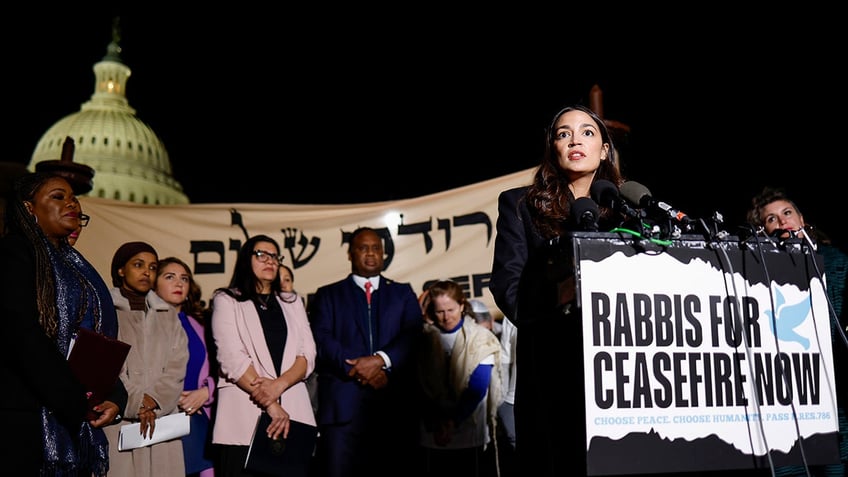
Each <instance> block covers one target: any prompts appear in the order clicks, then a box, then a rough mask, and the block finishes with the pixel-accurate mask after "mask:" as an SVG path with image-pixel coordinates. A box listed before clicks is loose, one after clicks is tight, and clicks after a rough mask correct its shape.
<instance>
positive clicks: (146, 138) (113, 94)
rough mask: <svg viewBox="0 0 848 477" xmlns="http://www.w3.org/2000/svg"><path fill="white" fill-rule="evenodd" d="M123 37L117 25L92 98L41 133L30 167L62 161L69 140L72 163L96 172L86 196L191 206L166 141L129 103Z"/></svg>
mask: <svg viewBox="0 0 848 477" xmlns="http://www.w3.org/2000/svg"><path fill="white" fill-rule="evenodd" d="M119 41H120V38H119V35H118V32H117V27H115V28H113V33H112V42H111V43H109V45H108V47H107V48H106V56H104V57H103V59H102V60H101V61H100V62H98V63H96V64H95V65H94V75H95V78H96V80H95V84H94V94H92V95H91V99H90V100H89V101H87V102H85V103H83V105H82V107H81V108H80V111H79V112H76V113H73V114H69V115H68V116H65V117H64V118H62V119H60V120H59V121H58V122H56V123H55V124H54V125H53V126H51V127H50V129H48V130H47V132H46V133H44V135H43V136H41V139H40V140H39V141H38V144H37V145H36V147H35V151H34V152H33V155H32V159H31V160H30V162H29V165H28V166H27V168H28V169H29V170H30V171H35V170H37V169H38V170H41V169H44V166H46V165H49V164H52V163H56V162H58V161H57V159H59V157H62V156H63V148H66V147H67V146H65V142H66V140H69V139H70V140H72V141H73V146H74V147H73V151H74V152H73V161H74V162H76V163H78V164H81V165H85V166H88V167H90V168H91V169H92V170H93V171H94V177H93V179H94V180H93V182H92V187H93V188H90V193H88V194H87V195H89V196H92V197H100V198H105V199H113V200H120V201H127V202H135V203H139V204H151V205H180V204H188V203H189V200H188V197H187V196H186V195H185V194H184V193H183V188H182V185H180V183H179V182H177V180H176V179H174V177H173V175H172V173H171V161H170V159H169V157H168V151H167V150H165V146H164V144H162V141H161V140H159V138H158V137H157V136H156V133H155V132H153V130H152V129H151V128H150V126H148V125H147V124H145V123H144V122H143V121H141V120H140V119H139V118H138V117H136V115H135V109H133V108H132V107H130V105H129V102H128V101H127V97H126V84H127V79H128V78H129V76H130V73H131V70H130V68H129V67H128V66H127V65H125V64H124V63H123V61H122V60H121V57H120V52H121V48H120V46H119V45H118V42H119ZM66 155H67V152H66ZM39 163H43V164H42V166H38V164H39Z"/></svg>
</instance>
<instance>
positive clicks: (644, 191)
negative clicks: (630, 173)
mask: <svg viewBox="0 0 848 477" xmlns="http://www.w3.org/2000/svg"><path fill="white" fill-rule="evenodd" d="M621 196H622V197H624V198H625V199H626V200H627V201H628V202H630V203H631V204H634V205H636V206H638V207H647V206H648V202H649V201H650V200H651V191H650V190H648V188H647V187H645V186H643V185H642V184H640V183H638V182H635V181H627V182H625V183H624V184H621ZM643 202H644V203H643Z"/></svg>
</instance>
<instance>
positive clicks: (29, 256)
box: [0, 173, 127, 476]
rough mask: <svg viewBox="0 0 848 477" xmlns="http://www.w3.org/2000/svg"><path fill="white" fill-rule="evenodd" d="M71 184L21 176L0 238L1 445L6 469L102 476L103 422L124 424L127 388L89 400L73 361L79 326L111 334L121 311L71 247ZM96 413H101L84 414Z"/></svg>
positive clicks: (74, 208) (75, 210) (74, 222)
mask: <svg viewBox="0 0 848 477" xmlns="http://www.w3.org/2000/svg"><path fill="white" fill-rule="evenodd" d="M80 215H81V212H80V204H79V201H78V199H77V197H76V195H75V194H74V191H73V189H72V187H71V185H70V184H69V183H68V181H67V180H66V179H65V178H63V177H61V176H59V175H54V174H50V173H31V174H27V175H24V176H22V177H20V178H18V179H17V180H16V181H15V184H14V189H13V194H12V197H10V199H9V200H8V202H7V210H6V217H5V226H6V230H5V234H4V236H3V237H2V239H0V264H2V266H0V317H2V318H3V330H2V333H0V381H2V382H3V392H2V393H0V419H2V422H3V423H4V424H5V425H6V426H7V427H6V428H7V429H9V430H10V431H12V432H13V434H12V435H11V436H10V437H11V439H7V440H6V443H5V444H4V445H3V446H0V462H2V464H0V468H2V472H3V473H4V474H9V475H21V476H24V475H62V476H66V475H67V476H77V475H85V476H91V475H94V476H104V475H106V472H107V471H108V468H109V453H108V442H107V439H106V437H105V435H104V432H103V430H102V428H103V427H104V426H107V425H109V424H112V423H113V422H115V421H117V420H120V415H121V414H122V413H123V409H124V406H125V405H126V399H127V394H126V390H125V389H124V387H123V385H122V384H121V383H120V381H118V382H117V383H116V385H115V388H114V389H113V391H112V393H111V395H110V396H108V398H107V400H106V401H104V402H102V403H100V404H98V405H96V406H93V407H92V406H91V405H90V404H89V402H88V397H87V393H86V389H85V387H83V385H82V384H81V383H80V382H79V381H78V380H77V379H76V378H75V377H74V374H73V372H72V371H71V368H70V367H69V366H68V363H67V360H66V357H67V355H68V351H69V346H70V344H71V339H72V337H73V336H74V334H75V333H76V332H77V330H78V329H79V328H87V329H90V330H93V331H96V332H99V333H102V334H104V335H107V336H110V337H113V338H114V337H115V336H117V332H118V322H117V316H116V314H115V307H114V304H113V303H112V298H111V296H110V294H109V289H108V287H107V286H106V283H105V282H104V281H103V279H102V278H101V277H100V275H99V274H98V273H97V271H96V270H95V269H94V267H92V266H91V264H90V263H89V262H88V261H87V260H86V259H85V258H84V257H83V256H82V255H81V254H80V253H79V252H78V251H77V250H76V249H75V248H73V247H72V246H71V245H70V244H69V243H68V236H69V235H70V234H71V232H73V231H74V230H75V229H76V228H77V227H78V226H79V224H80ZM90 410H93V411H94V412H95V414H96V418H95V419H92V420H88V419H87V416H86V415H87V413H88V412H89V411H90Z"/></svg>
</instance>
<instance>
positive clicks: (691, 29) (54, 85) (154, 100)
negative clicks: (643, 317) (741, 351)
mask: <svg viewBox="0 0 848 477" xmlns="http://www.w3.org/2000/svg"><path fill="white" fill-rule="evenodd" d="M28 8H32V7H28ZM369 8H370V7H364V6H361V5H360V6H353V5H350V6H344V7H338V6H331V5H329V4H326V5H324V4H322V5H320V6H319V5H316V7H315V8H314V11H310V12H307V11H295V10H293V9H292V8H291V7H284V6H283V5H280V6H278V7H275V8H273V9H272V8H270V6H269V7H263V8H256V7H254V6H252V5H247V4H245V5H244V6H242V5H226V6H222V7H221V8H209V7H205V6H204V7H203V8H200V7H197V8H194V9H192V7H190V6H186V7H181V10H179V11H177V10H175V9H173V8H163V7H154V6H151V5H149V4H147V5H145V6H144V7H143V8H142V7H136V8H121V7H113V6H111V4H106V5H103V6H99V7H98V6H87V7H75V6H70V5H60V6H58V7H51V8H47V7H44V8H43V9H39V11H32V12H30V13H26V14H20V15H18V16H6V17H5V18H4V20H3V23H4V25H5V28H3V33H0V35H2V36H0V39H2V42H3V45H4V46H3V51H4V53H5V54H4V58H5V60H6V61H5V68H4V76H5V80H6V85H7V88H8V89H7V96H6V100H7V105H6V118H7V121H6V124H7V126H6V129H7V132H8V134H7V136H6V137H5V140H4V144H5V156H6V160H10V161H17V162H23V163H28V162H29V159H30V157H31V155H32V152H33V150H34V148H35V145H36V143H37V142H38V139H39V138H40V137H41V135H42V134H44V132H46V130H47V129H48V128H49V127H50V126H52V125H53V124H54V123H55V122H56V121H58V120H59V119H61V118H62V117H64V116H66V115H68V114H72V113H75V112H77V111H79V107H80V105H81V104H82V103H84V102H85V101H88V100H89V98H90V96H91V94H92V93H93V91H94V73H93V71H92V67H93V65H94V63H96V62H97V61H99V60H100V59H101V58H102V57H103V56H104V55H105V53H106V46H107V45H108V43H109V41H110V40H111V28H112V19H113V18H114V17H115V16H120V17H121V20H120V28H121V46H122V48H123V51H122V57H123V59H124V62H125V63H126V64H127V65H128V66H129V67H130V68H131V69H132V76H131V77H130V78H129V81H128V84H127V97H128V98H129V102H130V106H132V107H134V108H135V109H136V111H137V115H138V117H139V118H140V119H141V120H142V121H144V122H145V123H147V124H148V125H150V126H151V128H152V129H153V130H154V131H155V132H156V134H157V135H158V136H159V138H160V139H161V140H162V141H163V143H164V144H165V147H166V148H167V150H168V152H169V155H170V159H171V163H172V165H173V173H174V176H175V177H176V179H177V180H178V181H179V182H180V183H181V184H182V185H183V187H184V190H185V192H186V194H187V195H188V197H189V198H190V200H191V201H192V202H193V203H238V202H255V203H315V204H321V203H323V204H332V203H357V202H371V201H383V200H395V199H403V198H410V197H417V196H421V195H426V194H430V193H434V192H439V191H442V190H447V189H451V188H454V187H458V186H462V185H466V184H471V183H474V182H478V181H482V180H486V179H489V178H494V177H498V176H501V175H504V174H508V173H512V172H516V171H520V170H523V169H527V168H530V167H533V166H535V165H537V164H538V161H539V158H540V156H541V153H542V145H543V141H544V129H545V127H546V126H547V124H548V122H549V121H550V119H551V117H552V116H553V114H554V113H555V112H556V111H558V110H559V109H560V108H561V107H562V106H564V105H567V104H570V103H574V102H582V103H586V104H588V101H589V92H590V89H591V88H592V86H593V85H595V84H597V85H599V86H600V87H601V89H602V91H603V106H604V109H603V113H604V117H605V118H606V119H609V120H615V121H619V122H621V123H624V124H626V125H628V126H629V127H630V128H631V131H630V134H629V135H628V137H627V139H626V141H624V142H623V143H620V144H619V145H618V146H619V149H620V152H621V153H622V157H621V159H622V163H623V171H624V173H625V175H626V176H627V177H628V178H629V179H631V180H636V181H638V182H640V183H642V184H644V185H646V186H647V187H648V188H649V189H650V190H651V192H652V193H653V196H654V197H655V198H657V199H659V200H663V201H666V202H669V203H671V204H672V205H674V206H675V207H677V208H679V209H682V210H684V211H686V212H687V213H688V214H689V215H690V216H693V217H696V218H698V217H708V216H710V215H712V214H713V213H714V212H720V213H721V214H722V215H723V216H724V218H725V221H726V226H727V229H728V230H730V231H731V232H735V231H736V227H737V226H738V225H741V224H742V223H743V221H744V214H745V210H746V209H747V207H748V205H749V202H750V198H751V196H753V195H754V194H755V193H757V192H758V191H759V190H760V189H761V188H762V187H763V186H764V185H773V186H781V187H785V188H787V190H788V191H789V192H790V194H791V195H792V196H793V197H794V198H795V199H796V202H798V204H799V206H800V208H801V210H802V212H803V213H804V214H805V216H806V219H807V221H808V222H809V223H812V224H815V225H817V226H818V227H819V228H821V229H823V230H826V231H827V232H828V233H829V234H830V235H831V236H833V238H834V239H835V240H836V242H837V243H839V244H841V243H842V242H843V237H844V232H843V227H842V225H841V219H842V217H841V215H842V210H841V206H842V203H843V200H842V199H843V193H842V192H843V190H844V189H845V186H844V180H843V175H844V174H843V173H842V169H843V164H844V162H845V159H844V155H843V151H844V148H845V141H844V139H843V138H844V137H845V132H844V129H845V128H844V126H843V122H844V119H843V114H844V113H843V105H844V95H845V93H844V90H845V84H846V81H845V80H846V78H845V76H846V75H845V74H844V73H843V70H844V60H845V52H844V48H843V46H842V45H844V44H846V43H845V39H844V38H843V37H844V35H843V33H842V31H843V30H844V28H842V27H841V26H840V25H831V23H835V22H836V21H837V18H841V17H839V16H838V15H837V14H836V12H827V11H823V10H817V11H815V12H807V11H804V10H803V9H800V8H798V9H795V10H793V11H791V12H789V11H787V12H785V13H784V12H771V11H769V12H767V11H755V12H747V13H743V12H738V11H733V10H732V9H728V8H726V7H723V8H718V7H717V6H715V5H709V6H708V5H689V6H688V7H687V8H688V9H689V10H688V11H685V12H683V11H677V10H674V9H668V8H664V9H659V8H655V7H645V6H644V5H643V6H640V7H638V8H637V7H631V8H632V11H622V10H621V9H613V7H612V6H611V5H608V6H606V7H604V9H602V10H599V11H593V12H584V11H578V10H576V9H572V8H561V9H539V10H538V11H529V9H524V10H518V9H517V8H516V7H515V6H514V5H505V6H503V7H498V8H497V9H496V8H495V7H492V6H485V7H484V6H480V7H478V8H475V9H472V8H470V7H469V8H467V9H466V11H459V9H457V8H456V7H454V8H450V9H448V8H446V9H435V8H430V9H426V8H424V7H423V6H422V5H407V6H405V7H403V8H404V9H406V10H408V11H401V10H396V9H394V8H400V7H384V8H381V9H376V8H374V9H372V10H369ZM186 9H187V10H186ZM799 10H800V11H799ZM57 159H58V158H57ZM95 180H96V178H95Z"/></svg>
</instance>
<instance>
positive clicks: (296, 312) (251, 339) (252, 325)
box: [212, 293, 316, 445]
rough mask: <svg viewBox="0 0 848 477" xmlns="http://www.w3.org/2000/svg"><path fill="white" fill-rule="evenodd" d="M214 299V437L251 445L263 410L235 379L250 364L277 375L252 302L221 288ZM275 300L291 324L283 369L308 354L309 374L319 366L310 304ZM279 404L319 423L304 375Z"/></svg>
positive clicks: (297, 418)
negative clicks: (216, 371) (217, 367)
mask: <svg viewBox="0 0 848 477" xmlns="http://www.w3.org/2000/svg"><path fill="white" fill-rule="evenodd" d="M212 300H213V312H212V336H213V337H214V339H215V344H216V346H217V356H218V363H219V365H220V377H219V378H218V399H217V401H218V407H217V411H216V414H215V424H214V428H213V430H212V442H214V443H216V444H228V445H250V439H251V437H252V436H253V430H254V428H255V427H256V420H257V418H258V417H259V414H260V412H261V409H260V408H259V407H258V406H257V405H256V404H254V403H253V402H252V401H251V400H250V395H249V394H247V393H246V392H244V391H242V390H241V389H240V388H239V387H238V386H237V385H236V384H235V383H236V381H238V379H239V378H240V377H241V376H242V375H244V373H245V371H246V370H247V368H248V366H250V365H251V364H252V365H253V367H254V369H255V370H256V372H257V373H258V374H259V375H260V376H264V377H268V378H276V377H277V374H276V371H275V367H274V363H273V362H272V360H271V354H270V353H269V352H268V346H267V345H266V344H265V335H264V333H263V332H262V325H261V324H260V322H259V314H258V313H257V312H256V306H255V305H254V304H253V302H252V301H243V302H239V301H236V300H235V299H234V298H232V297H230V296H229V295H227V294H225V293H217V294H216V295H215V296H214V297H213V299H212ZM277 302H278V303H279V304H280V307H281V308H282V309H283V314H285V317H286V326H287V327H288V335H287V338H286V346H285V350H284V352H283V362H282V366H280V369H281V370H282V371H283V372H285V370H287V369H289V368H290V367H291V366H292V365H293V364H294V360H295V358H296V357H297V356H304V357H306V363H307V365H306V376H307V377H308V376H309V375H310V374H312V371H313V370H314V369H315V355H316V348H315V340H314V339H313V338H312V330H311V329H310V327H309V320H308V318H307V316H306V308H305V307H304V305H303V301H302V300H294V301H293V302H292V303H286V302H284V301H282V300H280V299H279V297H278V298H277ZM281 404H282V406H283V409H285V410H286V412H288V413H289V415H290V416H291V418H292V419H294V420H295V421H300V422H304V423H307V424H312V425H315V415H314V413H313V412H312V402H311V401H310V399H309V392H308V390H307V388H306V381H305V379H304V380H303V381H301V382H299V383H297V384H295V385H293V386H291V387H290V388H288V389H287V390H286V391H284V392H283V395H282V396H281Z"/></svg>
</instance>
